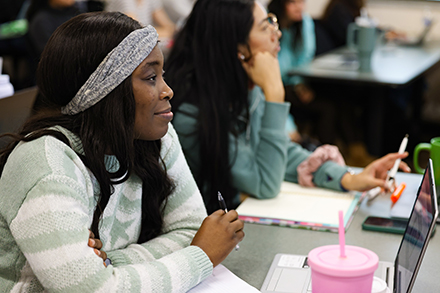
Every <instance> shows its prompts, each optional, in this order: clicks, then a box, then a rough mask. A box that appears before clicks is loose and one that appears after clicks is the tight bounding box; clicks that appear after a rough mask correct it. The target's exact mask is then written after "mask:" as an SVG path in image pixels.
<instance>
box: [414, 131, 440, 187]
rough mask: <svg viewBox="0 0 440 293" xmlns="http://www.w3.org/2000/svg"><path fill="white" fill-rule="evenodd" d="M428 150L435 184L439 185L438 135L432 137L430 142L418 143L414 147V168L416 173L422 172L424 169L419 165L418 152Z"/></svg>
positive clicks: (439, 153) (439, 158)
mask: <svg viewBox="0 0 440 293" xmlns="http://www.w3.org/2000/svg"><path fill="white" fill-rule="evenodd" d="M421 151H429V153H430V157H431V160H432V166H433V168H434V181H435V185H436V186H437V187H438V186H440V137H434V138H433V139H431V141H430V143H419V144H418V145H417V146H416V148H415V149H414V156H413V157H414V169H415V171H416V172H417V173H420V174H423V172H425V170H424V169H422V168H420V165H419V153H420V152H421Z"/></svg>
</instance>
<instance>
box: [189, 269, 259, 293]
mask: <svg viewBox="0 0 440 293" xmlns="http://www.w3.org/2000/svg"><path fill="white" fill-rule="evenodd" d="M225 292H228V293H259V292H260V291H258V290H257V289H256V288H255V287H252V286H251V285H249V284H248V283H246V282H245V281H243V280H242V279H240V278H239V277H237V276H236V275H234V274H233V273H232V272H231V271H229V270H228V269H227V268H225V267H224V266H223V265H218V266H216V267H215V268H214V270H213V272H212V275H211V276H209V277H208V278H206V279H205V280H204V281H203V282H201V283H200V284H198V285H197V286H195V287H194V288H192V289H191V290H189V291H188V293H225Z"/></svg>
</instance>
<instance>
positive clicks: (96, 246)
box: [87, 230, 107, 266]
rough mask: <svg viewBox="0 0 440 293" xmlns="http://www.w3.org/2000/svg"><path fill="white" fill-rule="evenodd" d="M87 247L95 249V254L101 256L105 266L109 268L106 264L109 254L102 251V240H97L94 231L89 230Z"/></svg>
mask: <svg viewBox="0 0 440 293" xmlns="http://www.w3.org/2000/svg"><path fill="white" fill-rule="evenodd" d="M87 245H88V246H89V247H91V248H93V251H94V252H95V254H96V255H97V256H99V257H100V258H102V260H103V262H104V266H107V265H106V264H105V260H106V259H107V253H105V251H102V250H101V248H102V242H101V240H99V239H97V238H95V234H93V232H92V231H90V230H89V241H88V243H87Z"/></svg>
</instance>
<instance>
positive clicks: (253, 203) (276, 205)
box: [237, 182, 357, 226]
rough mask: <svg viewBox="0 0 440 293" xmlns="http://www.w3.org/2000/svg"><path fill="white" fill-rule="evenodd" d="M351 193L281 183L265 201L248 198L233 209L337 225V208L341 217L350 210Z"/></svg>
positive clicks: (250, 214) (352, 196) (268, 217)
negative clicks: (278, 191)
mask: <svg viewBox="0 0 440 293" xmlns="http://www.w3.org/2000/svg"><path fill="white" fill-rule="evenodd" d="M355 196H356V194H355V193H353V192H339V191H333V190H328V189H323V188H316V187H313V188H311V187H302V186H300V185H298V184H295V183H290V182H283V184H282V185H281V192H280V194H279V195H278V196H277V197H275V198H272V199H265V200H261V199H255V198H250V197H249V198H247V199H246V200H245V201H244V202H243V203H242V204H241V205H240V206H238V208H237V212H238V214H239V215H243V216H251V217H259V218H267V219H283V220H292V221H299V222H306V223H324V224H329V225H333V226H338V223H339V218H338V211H339V210H342V211H343V213H344V219H345V216H346V215H347V212H352V210H351V209H350V208H352V204H353V201H354V200H355ZM356 202H357V201H356ZM345 221H347V220H346V219H345Z"/></svg>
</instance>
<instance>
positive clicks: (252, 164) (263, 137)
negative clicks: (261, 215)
mask: <svg viewBox="0 0 440 293" xmlns="http://www.w3.org/2000/svg"><path fill="white" fill-rule="evenodd" d="M264 103H265V107H264V113H263V115H262V117H261V124H260V127H261V128H260V129H259V130H258V131H257V132H258V139H256V140H255V143H249V141H248V140H247V139H246V138H245V137H244V136H243V135H242V136H240V137H239V138H238V139H237V141H236V140H235V139H233V138H232V137H231V139H230V146H229V149H230V153H231V154H235V155H234V159H235V160H234V164H233V165H232V168H231V174H232V182H233V184H234V187H236V188H237V189H238V190H239V191H240V192H244V193H247V194H250V195H252V196H254V197H256V198H261V199H263V198H273V197H275V196H277V195H278V193H279V191H280V186H281V182H282V181H283V177H284V176H283V175H284V173H285V171H286V163H287V146H288V137H287V135H286V133H285V124H286V119H287V115H288V112H289V107H290V104H289V103H270V102H264ZM252 126H253V127H258V126H257V125H256V124H255V123H254V125H252ZM231 136H232V135H231Z"/></svg>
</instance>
